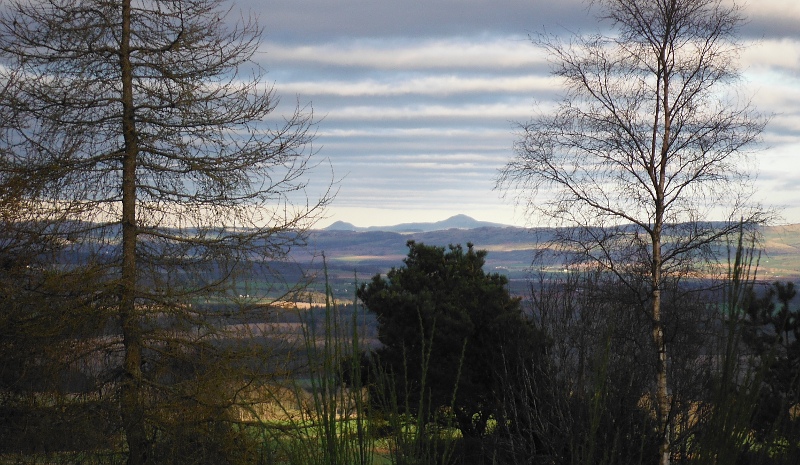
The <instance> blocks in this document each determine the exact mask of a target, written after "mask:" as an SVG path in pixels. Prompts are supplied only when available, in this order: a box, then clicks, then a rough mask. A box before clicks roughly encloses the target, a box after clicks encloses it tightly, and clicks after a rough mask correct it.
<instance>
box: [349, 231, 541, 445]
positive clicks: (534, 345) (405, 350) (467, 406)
mask: <svg viewBox="0 0 800 465" xmlns="http://www.w3.org/2000/svg"><path fill="white" fill-rule="evenodd" d="M408 249H409V250H408V257H407V258H406V259H405V260H404V266H403V267H400V268H392V270H391V271H389V273H388V274H387V275H386V277H382V276H381V275H375V276H374V277H373V278H372V280H371V281H370V282H369V283H366V284H363V285H362V286H361V288H360V289H359V290H358V298H359V299H360V300H361V301H362V302H363V303H364V305H365V306H366V307H367V309H369V310H370V311H372V312H374V313H375V314H376V315H377V317H378V338H379V340H380V342H381V344H382V347H381V348H380V349H379V350H378V351H377V352H378V359H379V362H380V363H381V364H382V365H383V366H385V367H387V368H388V370H389V371H390V372H391V373H392V374H393V376H394V379H395V382H396V385H395V389H396V392H397V395H398V396H401V397H402V396H406V398H407V399H408V400H410V404H412V405H416V404H417V402H418V400H419V398H420V396H421V395H424V396H429V397H427V399H428V402H429V403H430V404H429V405H430V409H431V410H433V411H435V410H437V409H439V408H441V407H450V406H452V407H453V412H454V414H455V416H456V420H457V424H458V426H459V428H460V429H461V431H462V432H463V433H464V435H465V436H479V435H482V434H484V433H485V432H486V425H487V422H488V420H489V419H490V418H492V417H494V418H496V419H497V418H499V417H501V416H502V408H501V405H500V397H501V393H500V388H501V386H500V381H499V378H498V374H499V373H500V370H501V368H502V367H503V366H504V364H511V363H514V361H517V360H520V359H524V360H525V361H528V362H531V363H532V362H533V361H535V360H537V356H538V354H539V353H540V352H541V350H542V347H543V343H544V342H543V339H542V337H541V336H540V335H539V333H538V332H537V331H536V330H535V328H534V327H533V325H532V324H531V322H530V321H529V320H528V319H527V318H526V317H525V316H524V315H523V313H522V310H521V306H520V299H519V298H516V297H511V296H510V295H509V293H508V289H507V284H508V280H507V278H506V277H504V276H502V275H500V274H497V273H486V272H485V271H484V270H483V265H484V263H485V257H486V251H476V250H474V248H473V246H472V244H468V247H467V250H464V249H463V248H462V247H461V246H460V245H458V246H452V245H451V246H449V247H448V248H447V249H445V248H444V247H437V246H428V245H424V244H418V243H415V242H414V241H409V242H408ZM512 360H513V361H512ZM426 404H427V402H426Z"/></svg>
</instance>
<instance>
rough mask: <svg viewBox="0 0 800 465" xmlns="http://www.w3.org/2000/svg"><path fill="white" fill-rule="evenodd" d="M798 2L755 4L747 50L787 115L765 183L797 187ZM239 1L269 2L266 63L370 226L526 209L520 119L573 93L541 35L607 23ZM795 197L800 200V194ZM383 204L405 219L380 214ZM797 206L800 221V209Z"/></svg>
mask: <svg viewBox="0 0 800 465" xmlns="http://www.w3.org/2000/svg"><path fill="white" fill-rule="evenodd" d="M794 3H797V2H794V1H793V0H763V1H762V2H761V3H759V4H758V5H753V6H750V7H749V8H750V10H748V11H747V14H749V15H750V17H751V21H750V23H749V24H748V25H747V26H746V28H745V29H744V32H745V33H746V36H743V40H744V43H745V45H749V46H750V48H747V49H745V50H744V52H743V54H742V57H741V58H742V61H741V65H742V69H743V71H744V72H745V73H744V80H743V83H742V85H743V87H742V90H743V93H744V95H752V98H753V102H754V103H755V105H756V106H757V107H758V108H759V109H760V110H762V111H764V112H765V113H770V114H774V115H775V116H774V117H773V119H772V124H771V125H770V126H769V128H768V131H767V133H766V134H765V141H766V142H767V143H768V144H769V145H770V150H769V151H768V152H765V153H764V154H762V155H759V157H760V158H761V159H762V160H763V161H764V162H765V163H766V168H762V184H761V185H760V186H761V188H762V189H763V190H778V189H785V187H786V186H787V185H789V184H791V183H792V182H791V181H792V179H797V178H798V177H800V168H797V166H798V163H797V162H796V161H795V160H794V159H792V155H791V154H792V153H793V150H794V149H798V150H800V142H798V141H799V140H800V113H799V112H800V110H799V109H800V105H798V104H797V102H798V101H800V30H798V29H800V28H797V26H796V24H798V23H800V11H798V7H795V6H790V5H789V4H794ZM237 5H238V6H240V7H244V8H248V5H249V8H251V9H252V10H254V11H259V10H260V11H259V13H260V17H261V23H262V24H263V25H264V26H265V42H264V43H263V45H262V48H261V52H260V53H259V54H258V59H259V60H260V61H261V62H262V64H263V66H264V67H265V68H266V69H267V70H268V71H269V74H268V77H269V78H270V79H271V80H273V82H274V83H275V86H276V90H277V92H278V94H279V95H281V96H282V97H283V100H284V102H287V103H292V104H293V103H294V102H295V96H296V97H297V99H298V100H299V101H300V102H301V103H305V102H312V103H313V107H314V111H315V114H316V115H318V116H320V117H321V118H322V119H321V121H320V124H319V129H318V130H319V139H318V145H317V147H318V148H321V151H320V154H321V155H322V156H325V157H328V158H329V159H330V161H331V165H332V167H333V169H334V171H335V173H336V175H337V176H346V177H345V179H344V180H343V182H342V184H341V185H340V191H339V196H338V198H337V200H336V202H335V203H334V205H333V208H332V212H333V213H334V215H336V214H337V213H336V212H337V208H340V209H341V210H342V211H346V212H347V214H348V215H353V214H354V212H355V214H357V212H358V209H359V208H362V209H365V211H369V212H370V213H369V216H367V215H365V216H364V218H355V217H352V216H350V217H334V218H332V219H333V220H345V221H351V222H354V223H356V224H360V225H369V224H390V223H392V222H393V221H394V220H402V221H414V220H416V219H419V218H421V216H419V217H415V216H414V215H421V214H422V212H426V211H436V212H444V211H450V212H452V213H468V214H473V215H474V216H477V217H480V219H483V220H488V221H498V222H509V218H510V217H511V215H512V214H513V213H512V207H511V206H510V205H507V204H505V203H504V202H503V201H502V200H501V199H500V198H499V194H498V193H497V192H495V191H493V187H494V181H493V179H494V177H495V175H496V173H497V170H498V169H499V168H500V167H502V166H503V164H504V163H505V162H506V161H508V159H509V158H510V157H511V155H512V145H513V142H514V137H515V136H514V133H513V130H514V122H521V121H525V120H527V119H528V118H529V117H530V115H532V114H533V113H534V108H538V109H539V110H543V111H546V110H547V108H548V107H549V106H550V105H553V103H554V102H555V101H556V100H557V99H558V98H559V95H560V93H561V91H562V88H561V85H560V83H559V82H558V81H557V80H555V79H553V78H552V77H550V76H549V73H548V71H549V65H548V63H547V57H546V56H544V55H543V54H542V52H541V51H540V50H537V49H536V48H535V47H534V46H533V45H532V44H531V43H530V41H529V40H528V39H527V34H528V33H530V32H533V33H535V32H542V31H544V30H545V29H546V30H547V31H548V32H551V33H553V32H563V31H564V30H571V31H586V32H592V31H594V30H596V29H597V27H598V24H597V22H596V21H595V20H594V19H592V18H591V17H590V16H588V14H587V10H586V6H585V3H584V2H581V1H579V0H569V1H547V2H545V1H542V0H537V1H505V2H503V1H501V2H488V1H486V2H483V1H476V0H468V1H456V0H453V1H433V0H429V1H425V2H417V1H414V2H407V1H375V0H369V1H367V0H364V1H356V0H345V1H337V2H333V1H330V0H324V1H323V0H318V1H312V0H277V1H271V2H269V4H263V5H262V4H261V3H256V2H255V0H251V1H250V2H249V3H248V2H240V3H238V4H237ZM784 7H785V8H784ZM755 8H757V9H755ZM754 9H755V10H754ZM792 19H794V20H798V22H794V23H792V22H791V20H792ZM790 23H791V24H790ZM750 37H757V38H758V39H759V41H758V42H750V41H749V39H748V38H750ZM787 164H788V165H790V166H792V168H791V169H786V166H787ZM762 166H764V164H763V163H762ZM778 166H781V167H782V169H778V168H777V167H778ZM794 195H797V193H795V194H794ZM787 199H788V200H787V202H789V203H792V202H795V200H796V202H795V203H796V204H798V205H800V198H797V197H787ZM380 210H385V211H393V212H394V213H392V214H393V215H395V216H394V217H393V219H391V220H390V219H388V218H387V219H382V218H375V217H374V215H375V214H376V212H378V214H380V213H379V212H380ZM439 214H441V213H439ZM398 215H399V216H398ZM403 215H405V216H403ZM490 215H491V216H490ZM791 215H794V216H793V217H796V218H795V221H796V222H800V209H798V210H797V211H796V212H794V213H790V214H789V215H787V216H791ZM426 219H442V218H426ZM790 219H791V218H790ZM397 222H400V221H397Z"/></svg>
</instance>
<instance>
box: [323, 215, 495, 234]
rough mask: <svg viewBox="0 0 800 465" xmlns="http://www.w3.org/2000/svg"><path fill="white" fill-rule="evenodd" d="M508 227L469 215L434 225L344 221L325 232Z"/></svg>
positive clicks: (419, 230) (421, 230)
mask: <svg viewBox="0 0 800 465" xmlns="http://www.w3.org/2000/svg"><path fill="white" fill-rule="evenodd" d="M504 227H507V226H506V225H504V224H500V223H491V222H489V221H478V220H476V219H474V218H471V217H469V216H467V215H455V216H451V217H450V218H447V219H446V220H443V221H436V222H433V223H422V222H420V223H402V224H397V225H394V226H369V227H358V226H355V225H353V224H352V223H347V222H344V221H337V222H335V223H333V224H331V225H330V226H328V227H327V228H325V231H355V232H366V231H384V232H396V233H418V232H430V231H445V230H448V229H477V228H504Z"/></svg>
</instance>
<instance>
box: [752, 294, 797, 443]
mask: <svg viewBox="0 0 800 465" xmlns="http://www.w3.org/2000/svg"><path fill="white" fill-rule="evenodd" d="M796 295H797V290H796V289H795V287H794V284H793V283H790V282H787V283H781V282H778V281H776V282H774V283H773V284H772V285H771V286H770V287H769V288H767V290H766V292H765V293H764V295H763V296H761V297H760V298H755V297H754V298H751V299H750V305H749V306H748V307H747V308H746V310H747V315H746V316H745V330H744V334H743V339H744V341H745V343H746V344H747V346H748V347H749V348H750V350H752V351H753V353H754V355H755V356H756V357H757V360H758V361H759V362H760V364H761V369H762V370H763V382H762V386H761V389H760V395H759V402H758V408H757V409H756V412H755V417H754V427H755V429H756V430H757V431H758V432H760V433H762V434H763V432H765V431H774V430H777V431H778V432H779V433H780V434H782V435H785V434H791V433H792V432H797V431H798V427H799V426H800V425H798V424H797V423H798V422H797V418H796V417H797V412H793V411H792V409H793V408H795V409H796V406H797V405H798V403H800V307H798V306H794V308H793V306H792V302H793V300H794V298H795V296H796Z"/></svg>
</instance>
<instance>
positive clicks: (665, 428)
mask: <svg viewBox="0 0 800 465" xmlns="http://www.w3.org/2000/svg"><path fill="white" fill-rule="evenodd" d="M592 4H593V5H594V6H597V7H599V8H600V18H601V19H602V20H606V21H607V22H608V23H609V24H610V25H611V26H612V27H613V32H611V33H610V35H606V36H604V35H594V36H577V37H575V38H574V39H573V40H572V41H570V42H568V43H563V42H561V41H558V40H557V39H555V38H550V37H540V38H539V39H537V40H536V42H537V43H538V45H540V46H542V47H543V48H544V49H546V50H547V51H548V52H549V53H550V55H551V57H552V61H553V74H554V75H555V76H558V77H560V78H562V79H563V81H564V83H565V85H566V95H565V97H564V99H563V101H561V103H560V104H559V105H558V106H557V108H556V109H555V110H554V111H552V112H548V113H542V114H541V115H539V116H537V117H536V118H534V119H532V120H531V121H529V122H527V123H525V124H522V125H521V126H520V129H521V134H520V138H519V140H518V141H517V143H516V145H515V152H516V156H515V157H514V158H513V160H512V161H510V162H509V163H508V164H507V165H506V167H505V169H504V170H503V171H502V172H501V174H500V176H499V179H498V186H499V187H500V188H503V189H506V190H507V191H509V192H511V193H514V194H516V195H518V198H519V199H520V201H521V203H523V204H524V205H525V207H527V208H528V209H529V212H530V213H532V214H536V215H540V217H541V218H543V219H548V220H549V221H551V223H552V224H553V225H555V226H569V227H568V228H564V229H560V230H559V231H560V234H559V236H558V237H557V241H556V242H557V243H558V244H560V245H561V246H563V248H564V250H567V251H569V252H570V253H571V254H572V256H573V257H578V258H580V259H582V260H588V261H592V262H594V263H596V264H599V265H601V266H603V267H605V268H606V269H608V270H610V271H612V272H614V273H616V274H617V276H618V277H619V279H620V280H621V282H623V283H625V284H626V285H627V286H628V287H629V288H630V290H631V291H632V292H636V290H637V286H636V285H634V284H633V283H630V281H629V279H628V278H629V277H630V276H646V277H647V286H645V291H644V292H639V299H640V302H641V308H642V309H643V311H645V312H646V313H647V314H648V315H649V318H650V319H651V322H652V339H653V343H654V350H655V353H656V354H657V357H656V359H655V363H654V365H655V367H656V370H655V372H656V383H655V393H654V397H655V399H656V406H657V408H656V410H657V415H658V419H659V423H660V427H661V428H662V434H663V440H662V444H661V449H660V451H659V453H660V462H661V463H662V464H667V463H669V460H670V443H671V438H670V423H671V413H670V392H669V383H668V379H667V375H668V360H669V358H668V347H667V342H666V340H665V335H664V326H663V314H662V290H663V288H664V283H665V280H666V279H667V278H668V277H672V278H677V277H680V276H688V275H691V274H692V273H698V272H699V271H700V268H701V265H702V264H703V263H706V264H708V263H709V262H708V261H707V260H705V259H707V258H709V257H711V256H712V255H713V252H714V246H715V244H716V243H717V241H718V240H719V239H720V238H722V237H724V236H726V235H727V234H728V233H729V232H731V231H732V230H733V229H735V228H738V227H739V225H740V224H755V223H759V222H762V221H764V219H765V215H764V214H763V213H762V212H761V211H759V209H757V208H750V207H748V201H749V196H750V194H751V190H750V189H751V184H750V175H749V173H748V170H747V166H746V164H745V162H746V161H747V157H746V155H747V154H748V152H749V149H750V147H752V146H753V144H754V143H755V142H757V139H758V137H759V135H760V133H761V131H762V129H763V127H764V124H765V120H764V118H762V117H761V116H760V115H759V114H757V113H756V112H755V111H754V110H753V109H752V108H751V107H750V105H749V102H747V101H744V102H741V101H739V99H738V98H737V95H736V92H735V86H734V85H733V84H735V81H736V78H737V69H736V64H735V59H736V57H737V53H738V51H739V48H740V47H739V45H738V44H737V42H736V40H735V39H736V36H735V34H736V31H737V27H738V26H739V25H740V24H741V23H742V21H743V17H742V16H741V13H740V10H739V8H738V7H737V6H735V5H734V6H730V5H729V4H728V3H727V2H723V1H721V0H653V1H643V0H598V1H595V2H592ZM537 218H538V217H537ZM714 218H717V219H719V220H721V221H719V222H713V221H711V220H712V219H714Z"/></svg>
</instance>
